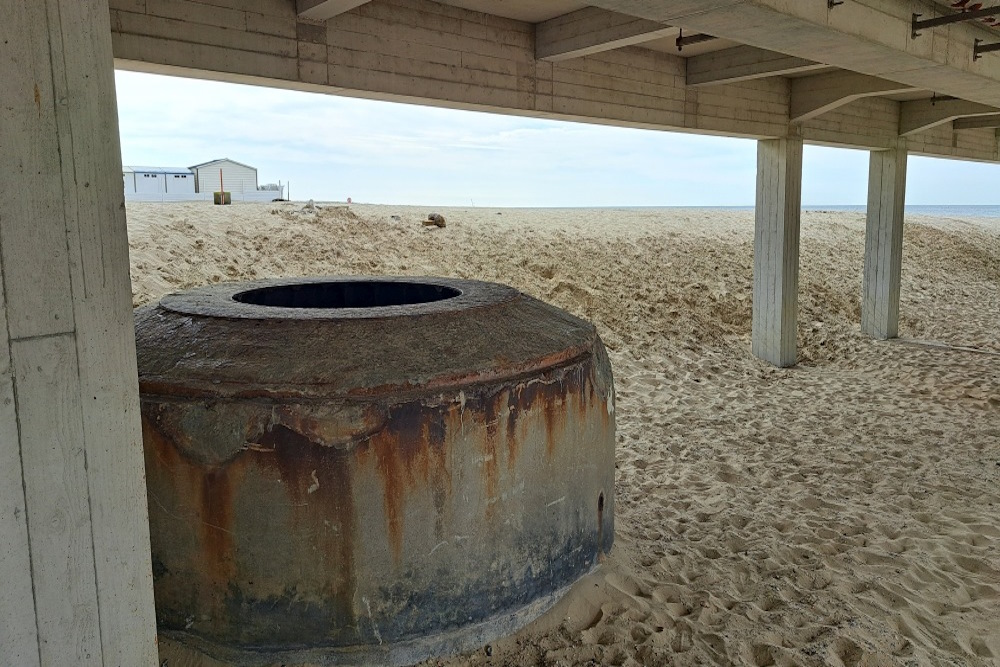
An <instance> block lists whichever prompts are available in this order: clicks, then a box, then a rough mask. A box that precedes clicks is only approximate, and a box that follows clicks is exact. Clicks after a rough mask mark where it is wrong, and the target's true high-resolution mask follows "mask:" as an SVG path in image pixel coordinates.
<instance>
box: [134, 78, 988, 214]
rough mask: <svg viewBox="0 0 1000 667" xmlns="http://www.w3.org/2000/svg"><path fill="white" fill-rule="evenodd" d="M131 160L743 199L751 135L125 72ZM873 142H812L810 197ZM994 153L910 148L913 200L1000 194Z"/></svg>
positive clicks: (397, 190) (390, 183) (541, 190)
mask: <svg viewBox="0 0 1000 667" xmlns="http://www.w3.org/2000/svg"><path fill="white" fill-rule="evenodd" d="M117 84H118V112H119V121H120V124H121V141H122V162H123V163H124V164H128V165H147V166H159V167H189V166H191V165H194V164H198V163H201V162H207V161H209V160H213V159H215V158H222V157H228V158H231V159H233V160H236V161H238V162H244V163H246V164H250V165H253V166H255V167H257V170H258V177H259V180H260V183H262V184H263V183H271V182H278V181H279V180H280V181H281V182H282V183H289V182H290V184H291V192H290V194H291V196H292V197H293V198H294V199H299V200H304V199H316V200H344V199H346V198H347V197H351V198H352V199H353V200H354V201H355V202H368V203H380V204H427V205H430V204H436V205H440V206H448V205H451V206H469V205H476V206H591V207H593V206H750V205H753V202H754V184H755V176H754V172H755V169H756V147H755V142H753V141H751V140H746V139H729V138H721V137H709V136H702V135H694V134H680V133H672V132H655V131H651V130H633V129H627V128H616V127H605V126H600V125H587V124H581V123H567V122H560V121H548V120H538V119H533V118H520V117H515V116H502V115H497V114H488V113H477V112H469V111H453V110H449V109H436V108H431V107H422V106H416V105H407V104H395V103H390V102H375V101H370V100H361V99H353V98H348V97H336V96H332V95H319V94H315V93H300V92H294V91H287V90H278V89H269V88H258V87H254V86H242V85H234V84H226V83H218V82H214V81H199V80H194V79H182V78H174V77H164V76H157V75H150V74H138V73H135V72H118V73H117ZM867 172H868V154H867V153H866V152H863V151H853V150H844V149H832V148H823V147H816V146H807V147H806V151H805V167H804V176H803V185H802V201H803V203H804V204H805V205H824V204H828V205H832V204H864V203H865V200H866V188H867ZM998 181H1000V166H997V165H984V164H978V163H972V162H961V161H954V160H939V159H930V158H921V157H911V158H910V163H909V174H908V186H907V203H908V204H993V205H996V204H1000V196H998V195H997V192H998V188H997V183H998Z"/></svg>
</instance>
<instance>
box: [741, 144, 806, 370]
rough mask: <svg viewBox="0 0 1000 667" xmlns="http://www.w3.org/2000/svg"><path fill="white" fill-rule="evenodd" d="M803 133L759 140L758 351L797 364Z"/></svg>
mask: <svg viewBox="0 0 1000 667" xmlns="http://www.w3.org/2000/svg"><path fill="white" fill-rule="evenodd" d="M801 205H802V138H801V137H796V136H790V137H785V138H783V139H766V140H763V141H758V142H757V206H756V209H755V211H756V224H755V231H754V263H753V345H752V349H753V353H754V354H755V355H757V356H758V357H760V358H761V359H763V360H764V361H768V362H770V363H772V364H774V365H775V366H794V365H795V361H796V347H795V333H796V314H797V309H798V289H799V219H800V209H801Z"/></svg>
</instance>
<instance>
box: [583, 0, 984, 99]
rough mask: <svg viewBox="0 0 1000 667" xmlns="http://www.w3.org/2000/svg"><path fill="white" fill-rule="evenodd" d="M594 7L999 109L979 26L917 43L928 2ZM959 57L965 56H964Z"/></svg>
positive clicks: (715, 0) (710, 1)
mask: <svg viewBox="0 0 1000 667" xmlns="http://www.w3.org/2000/svg"><path fill="white" fill-rule="evenodd" d="M589 2H590V4H591V5H594V6H597V7H602V8H604V9H608V10H611V11H616V12H622V13H624V14H631V15H633V16H636V17H640V18H644V19H648V20H651V21H661V22H664V23H670V24H671V25H675V26H678V27H681V28H684V30H685V32H686V31H689V30H690V31H697V32H703V33H707V34H710V35H715V36H717V37H720V38H723V39H731V40H734V41H737V42H740V43H742V44H748V45H750V46H756V47H758V48H762V49H767V50H770V51H779V52H781V53H785V54H788V55H790V56H795V57H798V58H804V59H807V60H815V61H822V62H823V63H825V64H827V65H832V66H835V67H837V68H839V69H844V70H850V71H853V72H860V73H862V74H868V75H871V76H877V77H879V78H883V79H889V80H890V81H898V82H899V83H904V84H907V85H909V86H912V87H913V88H918V89H921V90H934V91H937V92H938V93H940V94H943V95H951V96H954V97H959V98H962V99H967V100H971V101H974V102H979V103H981V104H988V105H996V106H1000V58H981V59H980V60H978V61H973V59H972V46H973V40H974V39H975V38H977V37H982V36H983V32H982V30H983V29H982V27H981V26H978V25H971V24H970V25H966V24H960V25H953V26H950V27H949V28H948V29H947V30H938V31H935V33H934V35H933V38H931V37H928V36H925V37H923V38H921V39H915V40H914V39H910V31H911V17H912V14H913V13H920V12H923V13H926V12H927V3H926V2H925V1H922V0H893V1H892V2H846V3H842V4H840V5H838V6H837V7H834V8H832V9H831V8H828V7H827V4H826V3H824V2H790V1H789V0H753V1H752V2H748V1H747V0H671V1H670V2H651V1H650V0H589ZM956 54H966V55H965V57H961V55H958V56H956Z"/></svg>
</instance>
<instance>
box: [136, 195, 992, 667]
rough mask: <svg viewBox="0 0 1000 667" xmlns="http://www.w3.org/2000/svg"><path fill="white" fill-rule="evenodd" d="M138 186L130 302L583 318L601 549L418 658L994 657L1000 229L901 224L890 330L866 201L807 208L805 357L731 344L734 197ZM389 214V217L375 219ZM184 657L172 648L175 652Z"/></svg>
mask: <svg viewBox="0 0 1000 667" xmlns="http://www.w3.org/2000/svg"><path fill="white" fill-rule="evenodd" d="M300 208H301V207H300V206H297V205H292V204H271V205H243V206H233V207H212V206H206V205H203V204H200V203H199V204H177V205H159V204H132V205H130V206H129V211H128V213H129V228H130V229H129V231H130V240H131V246H132V280H133V285H134V289H135V303H136V305H138V304H141V303H146V302H149V301H150V300H153V299H156V298H159V297H160V296H162V295H163V294H165V293H167V292H169V291H173V290H176V289H179V288H183V287H188V286H192V285H197V284H204V283H207V282H213V281H221V280H242V279H250V278H261V277H267V276H279V275H304V274H314V275H315V274H330V273H353V274H434V275H451V276H457V277H463V278H478V279H484V280H495V281H500V282H505V283H508V284H511V285H513V286H515V287H517V288H518V289H521V290H522V291H524V292H526V293H529V294H531V295H534V296H537V297H539V298H542V299H545V300H547V301H550V302H552V303H554V304H556V305H559V306H561V307H563V308H566V309H567V310H570V311H572V312H573V313H575V314H577V315H580V316H583V317H586V318H588V319H590V320H592V321H593V322H595V323H596V324H597V326H598V327H599V330H600V332H601V335H602V337H603V338H604V340H605V342H606V344H607V346H608V348H609V351H610V353H611V356H612V362H613V364H614V368H615V374H616V383H617V389H618V398H619V403H618V413H617V415H618V426H619V441H618V450H617V468H618V471H617V473H618V482H617V512H618V514H617V521H618V523H617V545H616V547H615V550H614V552H613V554H612V555H611V557H610V558H609V559H608V562H606V563H605V565H604V567H603V568H602V569H601V570H600V571H599V572H598V573H596V574H594V575H592V576H591V577H589V578H588V579H587V580H585V581H583V582H582V583H581V584H580V585H578V586H577V587H576V588H575V590H574V591H573V593H572V594H571V595H570V596H569V597H568V598H567V599H566V600H564V601H563V602H562V603H560V605H559V606H558V607H557V608H556V609H555V610H554V611H553V612H552V613H550V614H549V615H547V616H546V617H544V618H543V619H541V620H539V621H538V622H536V623H535V624H533V625H532V626H530V627H529V628H527V629H526V630H525V631H523V632H521V633H520V634H518V635H517V636H515V637H512V638H508V639H505V640H503V641H501V642H498V643H497V644H496V645H494V646H492V647H491V650H490V655H487V652H486V651H485V650H484V651H480V652H477V653H475V654H472V655H466V656H460V657H457V658H454V659H450V660H446V661H432V662H431V663H429V664H446V665H459V664H475V665H536V664H537V665H577V664H584V665H585V664H592V665H733V664H735V665H758V666H764V665H832V666H840V665H847V666H853V665H868V666H876V665H970V666H976V665H983V666H986V665H995V664H1000V356H998V355H1000V223H998V222H997V221H992V222H990V221H975V220H968V221H963V220H954V219H935V218H919V217H914V218H911V219H908V221H907V222H908V224H907V229H906V235H905V247H904V269H903V289H902V313H903V317H902V327H901V335H902V337H903V338H904V339H907V340H912V341H933V342H938V343H943V344H944V345H938V346H928V345H918V344H908V343H906V342H895V343H880V342H874V341H871V340H869V339H867V338H866V337H864V336H863V335H861V333H860V331H859V325H858V320H859V317H860V315H859V305H858V300H859V297H858V295H859V292H860V281H861V270H862V252H863V247H864V218H863V216H862V215H861V214H854V213H807V214H805V215H804V218H803V230H802V234H803V237H802V239H803V240H802V257H801V294H800V313H799V344H800V347H801V351H800V364H799V365H798V366H797V367H796V368H793V369H787V370H781V369H775V368H772V367H769V366H767V365H765V364H763V363H762V362H759V361H757V360H756V359H754V358H753V357H752V356H751V355H750V354H749V331H750V311H751V303H752V301H751V293H750V286H751V278H752V261H753V259H752V240H753V218H752V214H751V213H749V212H732V211H703V210H689V211H685V210H677V211H669V212H666V211H662V210H658V211H645V210H622V211H610V210H601V211H593V210H528V209H525V210H517V209H504V210H489V209H468V210H464V209H444V210H440V212H441V213H443V214H444V215H445V216H446V218H447V221H448V226H447V228H445V229H437V228H425V227H423V226H422V225H421V224H420V220H422V219H423V218H425V217H426V215H427V213H429V212H431V209H428V208H419V209H418V208H408V207H390V206H381V207H375V206H354V207H352V208H351V209H350V210H349V211H348V210H343V209H336V208H325V209H321V210H320V211H318V212H316V213H304V212H302V211H301V210H300ZM393 215H395V216H398V218H399V219H398V220H396V219H393V218H392V217H391V216H393ZM170 664H171V666H172V667H174V665H175V663H174V662H171V663H170Z"/></svg>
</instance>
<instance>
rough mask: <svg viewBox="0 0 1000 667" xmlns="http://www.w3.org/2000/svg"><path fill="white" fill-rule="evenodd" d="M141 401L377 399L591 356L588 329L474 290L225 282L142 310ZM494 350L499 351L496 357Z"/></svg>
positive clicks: (536, 305) (372, 282)
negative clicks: (194, 397)
mask: <svg viewBox="0 0 1000 667" xmlns="http://www.w3.org/2000/svg"><path fill="white" fill-rule="evenodd" d="M136 324H137V326H136V332H137V337H138V341H137V343H138V346H139V347H140V348H141V349H144V350H145V352H144V354H143V355H141V356H140V358H139V378H140V383H141V385H142V387H141V388H142V391H143V393H144V394H159V395H187V396H191V395H198V394H204V395H206V396H214V397H217V398H218V397H225V396H228V397H232V398H254V397H275V398H279V397H287V398H333V397H342V398H352V397H356V398H374V397H377V396H381V395H385V394H387V393H399V392H406V391H423V392H426V391H434V390H437V389H442V388H445V387H458V386H462V385H467V384H474V383H477V382H484V381H492V380H497V379H503V378H512V377H517V376H519V375H522V374H525V373H530V372H532V371H534V370H537V369H541V368H548V367H553V366H559V365H562V364H564V363H569V362H571V361H572V360H574V359H577V358H579V357H581V356H582V355H589V354H592V353H593V352H594V346H595V344H598V345H599V343H598V342H597V333H596V331H595V329H594V327H593V325H592V324H590V323H588V322H585V321H584V320H581V319H579V318H577V317H574V316H572V315H569V314H568V313H566V312H564V311H562V310H560V309H558V308H555V307H553V306H550V305H548V304H546V303H543V302H541V301H539V300H537V299H534V298H532V297H529V296H527V295H525V294H522V293H520V292H518V291H517V290H515V289H513V288H510V287H507V286H505V285H499V284H496V283H486V282H480V281H474V280H457V279H452V278H424V277H421V278H410V277H378V278H375V277H325V278H282V279H276V280H260V281H255V282H245V283H222V284H217V285H211V286H208V287H203V288H199V289H194V290H190V291H187V292H183V293H179V294H171V295H168V296H166V297H164V298H163V299H161V300H160V302H159V303H158V304H152V305H148V306H144V307H142V308H139V309H137V311H136ZM498 351H501V352H500V353H498Z"/></svg>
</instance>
